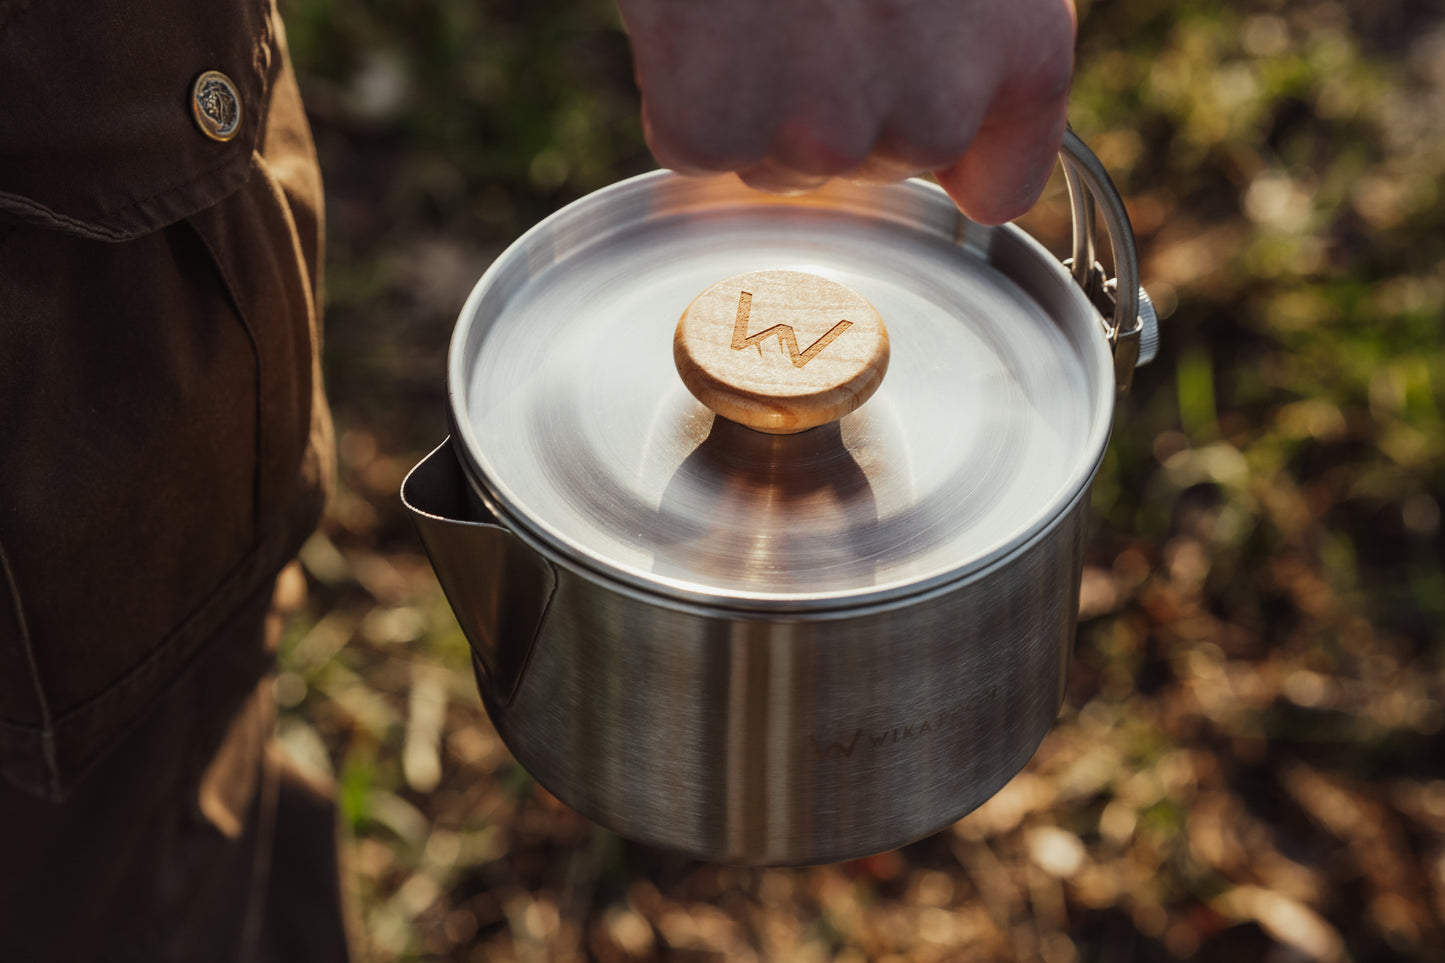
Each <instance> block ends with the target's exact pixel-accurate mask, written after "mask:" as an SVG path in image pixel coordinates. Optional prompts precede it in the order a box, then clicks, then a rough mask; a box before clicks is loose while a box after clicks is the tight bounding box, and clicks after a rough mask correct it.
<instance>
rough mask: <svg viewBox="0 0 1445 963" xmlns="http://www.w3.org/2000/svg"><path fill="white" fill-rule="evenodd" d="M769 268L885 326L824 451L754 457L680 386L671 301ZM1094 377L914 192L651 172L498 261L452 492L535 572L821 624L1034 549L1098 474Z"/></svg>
mask: <svg viewBox="0 0 1445 963" xmlns="http://www.w3.org/2000/svg"><path fill="white" fill-rule="evenodd" d="M765 269H768V270H773V269H776V270H798V271H805V272H808V273H812V274H818V275H822V276H824V277H829V278H833V279H835V280H838V281H840V282H842V283H844V284H846V285H848V286H849V287H850V288H853V289H854V290H856V291H858V292H859V293H861V294H862V295H863V296H864V297H866V298H867V299H868V300H869V301H870V302H872V303H873V304H874V305H875V306H876V307H877V308H878V310H879V312H880V313H881V314H882V315H883V318H884V321H885V323H886V324H887V325H888V326H889V330H890V334H891V344H892V359H891V362H890V370H889V373H888V375H887V377H886V378H885V379H884V381H883V384H882V386H881V387H880V388H879V389H878V392H877V394H876V395H874V397H873V398H872V399H871V400H870V401H869V402H868V403H867V404H865V405H864V406H863V407H862V408H860V409H859V410H857V411H855V412H853V413H852V414H850V415H848V416H847V417H845V418H844V419H843V420H842V421H841V422H838V423H837V424H836V425H834V426H830V427H825V428H822V429H815V430H814V431H810V432H806V433H803V434H800V435H797V436H792V437H778V438H759V437H757V436H756V435H755V433H751V432H747V431H740V430H738V429H737V428H736V426H733V425H731V424H730V423H728V422H726V421H725V420H723V419H717V418H715V417H714V416H713V415H712V413H711V412H709V411H708V410H707V409H706V408H705V407H703V406H702V405H701V404H700V403H699V402H698V401H697V400H696V399H694V398H693V397H692V395H691V394H690V393H689V392H688V391H687V389H686V388H685V387H684V386H683V384H682V382H681V379H680V378H679V377H678V376H677V373H676V371H675V368H674V365H673V361H672V333H673V329H674V328H675V326H676V324H677V320H678V318H679V317H680V316H681V314H682V312H683V310H684V309H685V308H686V307H687V305H688V304H689V303H690V302H691V300H692V299H693V298H694V297H695V296H696V295H697V294H698V293H699V292H700V291H702V290H704V289H706V288H707V287H709V286H710V285H712V284H713V283H715V282H716V281H718V280H720V279H722V278H724V277H727V276H730V275H733V274H739V273H743V272H746V271H751V270H765ZM799 336H800V337H803V338H805V339H811V338H813V337H815V336H816V335H815V334H814V333H812V332H800V335H799ZM1110 366H1111V362H1110V359H1109V353H1108V349H1107V343H1106V341H1105V339H1104V338H1103V337H1102V336H1101V335H1100V329H1099V319H1098V315H1097V313H1096V312H1095V311H1094V309H1093V308H1092V306H1091V305H1090V304H1089V302H1088V300H1087V299H1086V298H1085V297H1084V296H1083V294H1082V292H1080V291H1079V289H1078V288H1077V286H1075V285H1074V284H1072V283H1071V281H1070V279H1069V275H1068V272H1067V271H1066V270H1065V269H1064V268H1063V267H1062V266H1061V265H1059V264H1058V262H1057V261H1055V260H1054V259H1053V258H1052V257H1051V256H1049V255H1048V254H1047V252H1045V251H1043V249H1042V248H1039V247H1038V245H1037V244H1036V243H1035V242H1033V241H1032V240H1031V239H1030V238H1028V237H1027V235H1025V234H1024V233H1023V232H1021V231H1019V230H1017V229H1016V228H1013V227H1005V228H985V227H981V226H979V225H976V224H972V223H971V222H968V221H967V220H966V219H964V218H963V217H962V215H960V214H959V213H958V212H957V210H956V209H955V208H954V207H953V205H952V203H951V202H950V201H949V200H948V198H947V196H946V195H944V194H943V192H942V191H939V190H938V189H937V188H935V187H933V186H931V185H928V184H924V183H922V182H917V181H915V182H909V183H907V184H901V185H891V186H886V187H883V186H877V185H873V186H860V185H848V184H838V185H832V186H830V187H829V188H826V189H824V190H822V191H818V192H815V193H812V194H809V195H806V196H802V197H797V198H780V197H776V196H774V195H767V194H762V193H759V192H754V191H751V190H749V189H747V188H746V187H743V186H742V185H741V184H740V183H738V182H737V181H736V180H735V179H732V178H717V179H696V178H682V177H677V176H675V175H671V174H667V173H656V174H651V175H644V176H643V177H641V178H634V179H633V180H631V181H627V182H624V183H622V184H618V185H615V186H613V187H611V188H608V189H607V190H604V191H601V192H599V193H598V194H595V195H592V196H591V197H589V198H587V199H586V201H585V202H583V203H579V204H576V205H573V206H572V207H569V208H567V209H565V210H564V211H562V212H559V214H557V215H554V216H553V217H552V218H550V219H548V220H547V221H544V222H543V223H542V224H540V225H538V227H537V228H535V229H534V230H533V231H531V232H529V233H528V234H527V235H526V236H524V237H523V238H522V239H521V240H519V241H518V242H517V244H516V245H514V246H513V248H511V249H509V250H508V251H507V252H506V253H505V254H504V255H503V256H502V257H501V258H499V260H498V261H497V263H496V264H494V265H493V267H492V268H491V270H489V271H488V272H487V273H486V275H485V276H484V277H483V278H482V280H481V281H480V282H479V284H478V286H477V290H476V291H475V292H474V294H473V297H472V298H471V299H470V300H469V301H468V304H467V306H466V308H465V309H464V310H463V312H462V317H461V319H460V321H459V323H458V327H457V330H456V333H455V335H454V339H453V345H452V350H451V358H450V362H449V378H450V384H451V386H452V398H451V408H452V410H451V416H452V419H453V423H454V427H455V432H456V434H457V436H458V441H459V447H460V448H461V450H462V452H463V458H464V460H466V461H467V464H468V468H469V470H470V472H471V474H472V477H473V480H474V481H475V482H476V483H477V484H478V486H479V488H480V489H481V490H482V491H483V492H484V493H485V496H486V497H487V500H488V503H489V504H490V505H491V506H492V507H493V508H494V509H495V510H496V511H497V513H498V515H499V517H500V518H501V519H502V520H503V522H504V523H505V524H506V525H508V526H509V527H512V528H515V529H516V530H517V531H518V532H519V533H522V534H523V535H524V536H525V537H527V538H528V539H529V540H531V541H533V542H535V543H536V544H537V545H538V546H539V547H541V548H544V549H545V550H547V551H549V552H555V553H556V554H557V555H558V556H560V557H562V558H564V559H566V560H568V561H569V562H572V563H575V564H581V565H585V566H588V567H591V568H594V569H596V570H597V571H599V572H601V573H603V574H604V575H606V576H608V577H613V578H620V579H622V580H624V581H627V582H629V583H631V584H633V585H635V586H638V587H642V588H645V589H648V590H651V591H658V592H661V593H663V594H666V595H669V596H673V597H678V598H689V599H694V600H699V601H713V602H718V603H720V604H728V603H729V602H730V603H731V604H733V605H734V606H736V607H743V608H748V609H753V608H756V607H759V606H762V607H764V608H768V607H771V608H774V609H779V610H787V609H793V610H825V609H828V608H832V607H835V606H836V605H838V604H839V603H845V604H859V603H866V602H869V601H877V600H881V599H885V598H891V597H899V596H901V595H904V594H909V593H914V592H917V591H919V590H920V589H923V588H927V587H930V586H936V585H941V584H945V583H947V582H949V581H953V580H956V579H957V578H959V577H961V576H963V575H965V574H967V573H968V572H970V571H975V570H978V569H981V568H983V567H985V566H987V565H989V564H991V562H992V561H994V560H996V559H998V558H1000V557H1002V556H1003V555H1005V554H1007V553H1009V552H1011V551H1013V550H1014V549H1015V548H1016V547H1017V546H1018V545H1020V544H1022V543H1024V542H1026V541H1027V540H1028V539H1030V538H1031V537H1033V536H1034V535H1035V534H1037V533H1038V532H1039V531H1041V530H1042V529H1043V528H1044V527H1045V526H1046V525H1047V524H1049V523H1050V522H1051V521H1052V520H1053V518H1054V517H1055V516H1056V515H1057V514H1058V512H1059V511H1060V510H1061V507H1062V506H1063V505H1065V504H1068V503H1070V502H1071V501H1073V500H1074V498H1075V497H1076V496H1077V495H1078V493H1079V491H1081V490H1082V488H1083V487H1084V485H1086V484H1087V482H1088V481H1089V479H1090V478H1091V477H1092V475H1093V472H1094V470H1095V468H1096V467H1097V464H1098V461H1099V459H1100V457H1101V456H1102V453H1103V450H1104V446H1105V444H1106V442H1107V438H1108V431H1109V420H1110V412H1111V410H1112V403H1113V398H1112V395H1113V388H1112V381H1111V378H1112V374H1111V367H1110Z"/></svg>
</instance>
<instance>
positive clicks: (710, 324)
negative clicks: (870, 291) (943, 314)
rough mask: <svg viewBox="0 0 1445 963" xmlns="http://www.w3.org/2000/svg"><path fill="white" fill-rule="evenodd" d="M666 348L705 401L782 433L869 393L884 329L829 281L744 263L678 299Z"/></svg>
mask: <svg viewBox="0 0 1445 963" xmlns="http://www.w3.org/2000/svg"><path fill="white" fill-rule="evenodd" d="M672 355H673V360H674V362H675V363H676V364H677V373H678V374H679V375H681V376H682V380H683V383H684V384H686V385H687V387H688V390H689V391H691V392H692V393H693V394H694V395H695V396H696V397H697V399H698V400H699V401H701V402H702V403H703V404H705V405H707V406H708V407H709V408H711V409H712V410H713V411H715V412H717V413H718V414H720V415H722V416H723V417H724V418H727V419H729V420H731V421H736V422H738V423H740V424H743V425H747V426H748V427H749V428H755V429H757V430H758V431H766V432H769V433H770V434H775V435H787V434H792V433H793V432H797V431H804V430H806V429H808V428H813V427H816V426H817V425H824V424H827V423H828V422H830V421H837V420H838V419H839V418H841V417H843V416H844V415H846V414H847V413H848V412H850V411H852V410H853V409H855V408H857V407H858V406H859V405H861V404H862V403H863V402H865V401H867V400H868V398H869V396H871V395H872V394H873V392H874V391H875V390H877V388H878V385H879V383H880V382H882V380H883V373H884V372H885V371H887V370H888V331H887V329H886V328H884V326H883V319H882V318H881V317H879V316H878V312H877V311H876V310H874V308H873V305H871V304H869V303H868V300H867V299H866V298H864V297H863V295H861V294H859V293H858V292H857V291H854V290H853V289H852V288H849V287H847V286H845V285H842V284H839V283H838V282H837V281H830V280H828V279H827V278H822V277H818V276H817V275H813V274H804V273H802V272H801V271H753V272H751V273H748V274H739V275H736V276H734V277H730V278H728V279H727V280H725V281H719V282H718V283H717V284H714V285H713V286H712V287H710V288H708V289H707V290H706V291H704V292H702V293H701V294H699V295H698V296H697V297H696V298H695V299H694V300H693V302H692V304H690V305H688V306H687V310H686V311H684V312H683V313H682V320H681V321H679V322H678V323H677V332H676V334H675V335H674V336H673V343H672Z"/></svg>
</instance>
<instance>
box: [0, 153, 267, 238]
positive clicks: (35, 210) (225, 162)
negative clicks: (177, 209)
mask: <svg viewBox="0 0 1445 963" xmlns="http://www.w3.org/2000/svg"><path fill="white" fill-rule="evenodd" d="M240 160H241V158H240V156H238V155H235V154H227V155H226V156H225V157H224V158H223V159H222V160H221V161H220V162H219V163H216V164H212V165H211V166H209V167H207V168H205V169H204V170H201V171H199V172H198V173H195V174H193V175H192V176H190V177H188V178H186V179H185V180H184V181H181V182H180V183H177V184H172V185H170V186H168V187H164V188H161V189H160V190H158V191H156V192H154V193H152V194H148V195H147V196H145V197H142V198H139V199H138V200H135V201H132V202H131V203H129V204H127V205H125V206H124V207H117V208H111V209H109V210H106V211H104V212H102V213H101V214H100V215H99V216H97V217H95V218H91V219H86V218H78V217H72V216H70V215H69V214H61V213H60V212H58V211H55V210H52V209H51V208H49V207H46V206H45V205H44V204H41V203H40V202H39V201H36V200H32V199H31V198H29V197H26V196H24V195H23V194H11V193H7V192H5V191H0V210H4V209H5V208H10V209H11V210H14V211H16V212H17V213H19V214H21V215H22V216H23V215H26V214H28V215H30V216H32V217H35V218H38V219H41V220H44V221H48V222H50V224H51V225H53V226H54V227H58V228H65V229H69V230H71V231H74V232H76V233H78V234H82V235H84V236H87V237H93V238H95V239H96V240H100V241H124V240H126V239H128V238H131V237H134V236H137V235H138V234H139V233H150V228H147V229H146V230H144V231H140V232H138V231H133V230H126V229H125V228H117V227H105V226H104V224H105V223H106V222H110V221H114V220H118V219H122V218H125V217H127V216H129V215H131V214H134V213H135V212H136V210H137V209H138V208H141V207H144V206H145V205H147V204H150V203H152V202H154V201H155V200H157V199H158V198H161V197H164V196H166V195H167V194H174V193H176V192H177V191H183V190H185V189H186V188H188V187H193V186H195V185H196V184H197V183H199V182H200V181H203V180H206V179H207V178H209V177H212V176H213V175H215V174H216V172H218V171H222V170H224V169H225V168H227V167H230V166H232V165H238V163H239V161H240ZM244 182H245V181H244V179H243V180H242V181H241V182H240V183H238V184H237V185H236V186H235V187H234V188H232V189H231V190H229V191H227V192H226V193H225V194H222V195H221V196H220V197H217V198H212V199H209V200H207V201H206V203H204V204H202V205H201V208H200V209H201V210H204V209H205V208H207V207H210V206H212V205H214V204H219V203H220V202H221V201H223V200H225V199H226V198H227V197H229V196H230V195H231V194H234V193H235V192H236V191H237V190H239V189H240V186H241V184H242V183H244ZM191 213H194V212H191ZM187 216H189V215H182V216H181V217H179V218H176V220H184V218H185V217H187ZM170 223H172V224H173V223H175V221H171V222H170ZM167 226H169V225H156V227H155V229H156V230H160V229H161V228H162V227H167Z"/></svg>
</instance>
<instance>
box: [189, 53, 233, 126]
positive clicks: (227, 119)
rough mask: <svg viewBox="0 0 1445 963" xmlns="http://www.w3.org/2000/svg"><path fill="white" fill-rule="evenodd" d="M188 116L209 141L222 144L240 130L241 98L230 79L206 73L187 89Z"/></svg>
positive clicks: (210, 71)
mask: <svg viewBox="0 0 1445 963" xmlns="http://www.w3.org/2000/svg"><path fill="white" fill-rule="evenodd" d="M191 116H192V117H193V118H195V121H196V126H197V127H199V128H200V129H201V133H203V134H205V135H206V136H207V137H209V138H211V140H216V141H221V142H222V143H225V142H226V141H228V140H230V139H231V138H232V137H235V136H236V131H238V130H240V129H241V96H240V95H239V94H238V93H236V85H235V84H234V83H232V82H231V78H230V77H227V76H226V75H225V74H223V73H221V72H220V71H219V70H208V71H206V72H205V73H203V74H201V75H200V76H199V77H197V78H196V82H195V85H194V86H192V87H191Z"/></svg>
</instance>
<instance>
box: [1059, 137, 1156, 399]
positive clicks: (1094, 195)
mask: <svg viewBox="0 0 1445 963" xmlns="http://www.w3.org/2000/svg"><path fill="white" fill-rule="evenodd" d="M1059 161H1060V163H1061V164H1062V165H1063V168H1064V179H1065V181H1067V182H1068V185H1069V207H1070V212H1071V214H1072V216H1073V222H1074V230H1073V257H1071V258H1070V259H1069V262H1068V263H1069V266H1070V269H1071V270H1072V272H1073V275H1074V280H1075V281H1077V282H1078V284H1079V286H1080V287H1081V288H1083V289H1084V293H1085V294H1086V295H1088V297H1089V300H1090V301H1091V302H1092V303H1093V304H1094V305H1095V306H1096V307H1098V308H1099V310H1100V312H1101V314H1102V315H1103V317H1104V319H1105V323H1104V331H1105V334H1106V335H1107V336H1108V338H1109V344H1110V345H1111V346H1112V347H1113V349H1114V381H1115V385H1116V386H1117V388H1118V391H1119V393H1120V394H1123V393H1125V392H1127V391H1128V390H1129V385H1130V384H1131V383H1132V382H1133V380H1134V368H1135V367H1136V366H1137V365H1140V364H1147V363H1148V362H1149V361H1150V360H1152V359H1153V357H1154V352H1155V350H1156V348H1157V344H1158V321H1157V318H1156V317H1155V314H1154V307H1153V304H1152V303H1150V301H1149V298H1148V295H1147V294H1145V293H1144V289H1143V288H1142V287H1140V285H1139V255H1138V252H1137V251H1136V250H1135V247H1134V230H1133V228H1132V227H1131V226H1130V224H1129V213H1128V211H1126V210H1125V209H1124V200H1123V198H1121V197H1120V196H1119V191H1118V189H1117V188H1115V187H1114V182H1113V180H1111V179H1110V177H1109V172H1108V171H1106V170H1105V169H1104V165H1103V164H1102V163H1100V161H1099V158H1098V157H1096V156H1095V155H1094V152H1093V151H1091V150H1089V148H1088V147H1087V146H1086V145H1085V144H1084V142H1083V140H1082V139H1080V137H1079V135H1078V134H1075V133H1074V132H1073V130H1067V131H1065V132H1064V144H1063V147H1062V149H1061V150H1060V151H1059ZM1095 203H1097V204H1098V205H1099V207H1100V208H1101V209H1102V210H1103V214H1104V224H1105V226H1106V227H1108V229H1109V246H1110V248H1111V250H1112V251H1113V254H1114V272H1115V274H1116V277H1115V278H1114V279H1107V278H1106V276H1105V274H1104V269H1103V267H1101V266H1100V265H1099V263H1098V261H1096V260H1095V252H1096V244H1095V236H1096V234H1097V225H1096V223H1095V211H1094V205H1095Z"/></svg>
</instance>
